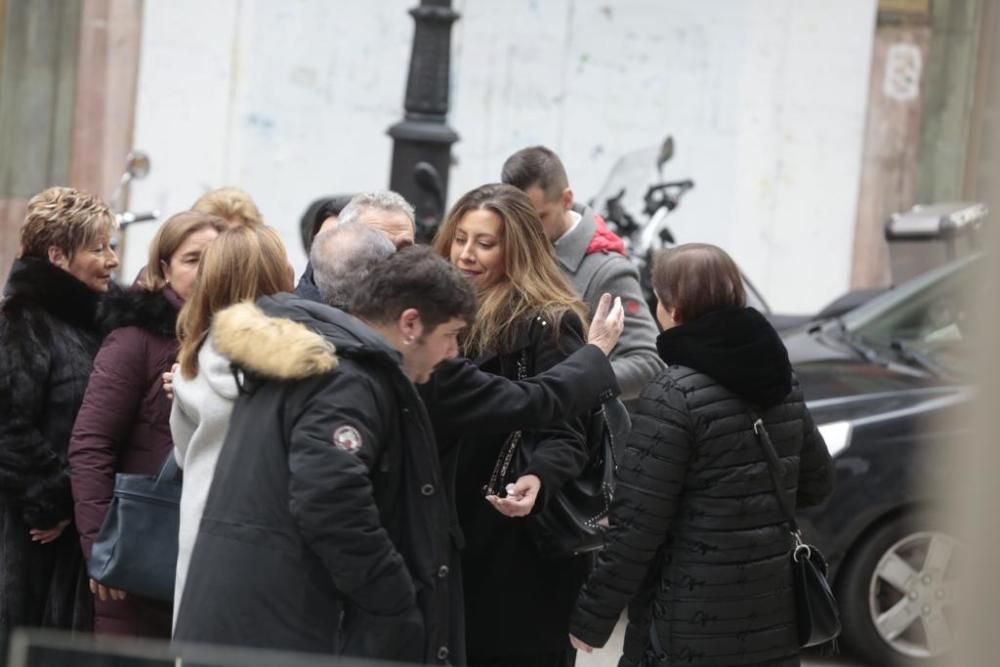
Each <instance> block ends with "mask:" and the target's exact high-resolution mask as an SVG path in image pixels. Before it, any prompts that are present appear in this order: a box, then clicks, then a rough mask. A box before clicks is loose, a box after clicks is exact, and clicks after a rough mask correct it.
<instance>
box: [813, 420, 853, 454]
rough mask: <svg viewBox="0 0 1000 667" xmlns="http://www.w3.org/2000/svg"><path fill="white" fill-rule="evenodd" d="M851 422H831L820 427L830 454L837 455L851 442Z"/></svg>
mask: <svg viewBox="0 0 1000 667" xmlns="http://www.w3.org/2000/svg"><path fill="white" fill-rule="evenodd" d="M851 430H852V429H851V422H830V423H829V424H823V425H821V426H820V427H819V433H820V435H822V436H823V440H824V441H826V448H827V449H828V450H829V451H830V456H836V455H837V454H839V453H840V452H842V451H843V450H845V449H847V446H848V445H849V444H851Z"/></svg>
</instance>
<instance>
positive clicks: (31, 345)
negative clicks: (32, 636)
mask: <svg viewBox="0 0 1000 667" xmlns="http://www.w3.org/2000/svg"><path fill="white" fill-rule="evenodd" d="M4 293H5V299H4V301H3V305H2V308H0V310H2V315H0V503H2V506H0V563H2V570H0V572H2V574H0V642H5V640H6V637H7V634H8V632H9V631H10V630H11V629H13V628H14V627H16V626H20V625H24V626H44V627H56V628H75V629H82V630H90V629H91V627H92V624H93V605H92V603H91V594H90V591H89V590H88V588H87V579H86V577H85V574H84V569H83V563H82V555H81V552H80V544H79V537H78V536H77V532H76V530H75V529H74V528H73V526H72V524H71V525H70V526H68V527H67V528H66V529H65V530H64V531H63V533H62V535H60V537H59V538H58V539H57V540H56V541H54V542H52V543H50V544H44V545H43V544H38V543H36V542H32V541H31V537H30V535H29V530H30V529H31V528H51V527H53V526H55V525H56V524H57V523H59V522H60V521H62V520H65V519H72V517H73V498H72V495H71V493H70V478H69V468H68V466H67V462H66V450H67V447H68V445H69V439H70V433H71V431H72V429H73V421H74V419H75V418H76V413H77V410H78V409H79V408H80V403H81V401H82V400H83V394H84V390H85V388H86V386H87V380H88V378H89V377H90V370H91V365H92V363H93V359H94V356H95V355H96V354H97V350H98V349H99V348H100V345H101V334H100V330H99V326H98V317H97V312H98V306H99V302H100V295H99V294H97V293H96V292H93V291H91V290H90V289H89V288H87V286H86V285H84V284H83V283H82V282H80V281H79V280H77V279H76V278H74V277H73V276H72V275H71V274H70V273H68V272H66V271H63V270H62V269H60V268H58V267H56V266H55V265H53V264H50V263H49V262H48V261H45V260H40V259H33V258H23V259H19V260H17V261H16V262H15V263H14V266H13V268H12V269H11V273H10V277H9V278H8V282H7V286H6V288H5V292H4ZM3 648H4V647H3V646H0V649H3Z"/></svg>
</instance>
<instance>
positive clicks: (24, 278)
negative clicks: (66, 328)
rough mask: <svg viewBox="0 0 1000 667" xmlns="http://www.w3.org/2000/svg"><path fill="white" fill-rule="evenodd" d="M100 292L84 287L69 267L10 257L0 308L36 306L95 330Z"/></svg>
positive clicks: (7, 310) (12, 310)
mask: <svg viewBox="0 0 1000 667" xmlns="http://www.w3.org/2000/svg"><path fill="white" fill-rule="evenodd" d="M100 300H101V294H100V293H98V292H95V291H93V290H92V289H90V288H89V287H87V286H86V285H85V284H84V283H83V282H81V281H79V280H77V279H76V277H75V276H73V274H71V273H70V272H69V271H64V270H62V269H60V268H59V267H58V266H56V265H55V264H52V263H51V262H49V261H48V260H45V259H38V258H37V257H21V258H19V259H17V260H14V265H13V266H12V267H11V269H10V276H9V277H8V278H7V286H6V287H5V288H4V301H3V312H4V313H5V314H7V315H10V314H13V313H16V312H18V311H20V310H22V309H25V308H31V307H33V306H34V307H40V308H42V309H43V310H45V311H47V312H48V313H50V314H51V315H53V316H55V317H57V318H59V319H61V320H63V321H64V322H67V323H68V324H71V325H73V326H76V327H80V328H82V329H89V330H92V331H97V330H98V328H99V326H98V318H97V309H98V305H99V304H100Z"/></svg>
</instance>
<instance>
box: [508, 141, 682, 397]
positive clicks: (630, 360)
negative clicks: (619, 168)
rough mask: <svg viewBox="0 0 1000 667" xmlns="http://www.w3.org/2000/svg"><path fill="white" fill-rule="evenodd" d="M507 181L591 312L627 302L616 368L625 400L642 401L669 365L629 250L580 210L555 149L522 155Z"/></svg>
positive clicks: (511, 162) (613, 361)
mask: <svg viewBox="0 0 1000 667" xmlns="http://www.w3.org/2000/svg"><path fill="white" fill-rule="evenodd" d="M501 180H502V181H503V182H504V183H507V184H508V185H513V186H514V187H516V188H518V189H520V190H522V191H524V193H525V194H527V195H528V197H529V198H530V199H531V203H532V205H534V207H535V211H536V212H537V213H538V217H539V218H540V219H541V222H542V228H543V229H544V231H545V235H546V236H547V237H548V239H549V241H551V242H552V244H553V245H554V247H555V253H556V258H557V259H558V260H559V264H560V265H561V266H562V268H563V271H564V272H565V273H566V275H567V276H568V277H569V279H570V281H571V282H572V283H573V287H575V288H576V291H577V292H578V293H579V294H580V296H581V297H582V298H583V300H584V301H585V302H586V303H587V304H588V305H589V306H590V307H591V310H593V309H595V308H596V307H597V303H598V301H599V300H600V298H601V295H602V294H605V293H610V294H614V295H615V296H619V297H621V299H622V302H623V304H624V306H625V329H624V331H622V335H621V339H620V340H619V341H618V346H617V347H616V348H615V349H614V351H613V352H612V353H611V365H612V366H613V367H614V369H615V377H616V378H617V379H618V384H619V385H621V389H622V398H623V399H626V400H628V399H635V398H638V396H639V392H640V391H642V388H643V387H645V386H646V384H647V383H648V382H649V381H650V380H651V379H652V378H653V376H654V375H656V373H657V372H658V371H660V370H661V369H662V368H663V361H662V360H660V357H659V355H658V354H657V353H656V336H657V332H658V330H657V327H656V323H655V322H654V321H653V317H652V314H651V313H650V312H649V309H648V308H646V306H645V304H644V302H643V298H642V288H641V287H640V286H639V274H638V272H637V271H636V269H635V266H633V264H632V262H630V261H629V260H628V258H627V257H625V244H624V243H623V242H622V240H621V239H620V238H618V236H616V235H615V234H614V233H613V232H612V231H611V230H610V229H608V226H607V224H605V222H604V219H603V218H601V216H599V215H597V214H596V213H594V211H592V210H591V209H590V208H588V207H586V206H583V205H580V204H574V202H573V190H572V189H571V188H570V186H569V179H568V178H567V176H566V169H565V167H563V164H562V161H561V160H560V159H559V156H558V155H556V154H555V153H554V152H553V151H551V150H550V149H548V148H546V147H544V146H532V147H530V148H524V149H522V150H519V151H517V152H516V153H514V154H513V155H511V156H510V157H509V158H507V161H506V162H504V165H503V170H502V174H501Z"/></svg>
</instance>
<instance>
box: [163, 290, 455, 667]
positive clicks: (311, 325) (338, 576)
mask: <svg viewBox="0 0 1000 667" xmlns="http://www.w3.org/2000/svg"><path fill="white" fill-rule="evenodd" d="M293 320H298V322H296V321H293ZM300 322H301V323H300ZM304 325H307V326H304ZM212 337H213V338H212V340H213V343H214V345H215V347H216V349H218V350H219V352H220V353H222V354H223V355H224V356H227V357H229V358H230V359H232V360H233V363H234V364H236V365H237V366H239V367H240V368H241V369H242V370H243V372H244V376H243V379H242V389H241V395H240V397H239V398H238V399H237V401H236V404H235V406H234V409H233V414H232V418H231V421H230V425H229V431H228V434H227V437H226V441H225V444H224V446H223V449H222V453H221V454H220V457H219V461H218V464H217V467H216V473H215V478H214V480H213V483H212V488H211V490H210V492H209V495H208V499H207V502H206V506H205V511H204V514H203V517H202V522H201V526H200V529H199V533H198V539H197V542H196V543H195V548H194V552H193V553H192V557H191V563H190V569H189V574H188V577H187V582H186V585H185V589H184V594H183V596H182V598H181V607H180V610H179V614H178V619H177V625H176V628H175V633H174V636H175V638H177V639H181V640H189V641H199V642H212V643H218V644H235V645H242V646H248V647H262V648H272V649H280V650H292V651H311V652H318V653H336V652H338V651H341V650H343V651H344V652H346V653H349V654H359V655H364V656H367V657H374V658H385V659H395V660H401V661H403V660H405V661H414V662H423V661H425V660H428V661H434V659H435V658H436V656H437V655H438V653H439V652H442V653H443V654H444V655H445V657H447V644H446V642H447V637H448V627H447V624H446V622H445V623H439V622H437V621H438V619H445V620H446V619H447V618H448V593H447V586H446V581H447V580H446V579H445V578H442V577H441V573H442V568H444V570H443V571H444V573H445V574H447V565H448V557H449V552H450V549H449V534H448V517H449V510H448V500H447V497H446V495H445V492H444V488H443V486H442V481H441V475H440V472H439V466H438V461H437V457H436V452H435V447H434V440H433V434H432V431H431V427H430V423H429V422H428V419H427V415H426V413H425V411H424V409H423V405H422V404H421V402H420V398H419V396H418V395H417V393H416V390H415V388H414V386H413V384H412V383H410V381H409V380H408V379H407V378H406V376H405V375H404V374H403V372H402V370H401V368H400V365H399V355H398V353H397V352H396V351H395V350H393V349H392V348H391V347H390V346H389V345H388V343H386V342H385V341H384V339H382V338H381V337H379V336H378V335H377V334H376V333H375V332H373V331H372V330H371V329H369V328H368V327H366V326H365V325H363V324H362V323H361V322H360V321H358V320H355V319H354V318H352V317H350V316H349V315H346V314H345V313H342V312H340V311H337V310H334V309H332V308H329V307H327V306H323V305H321V304H316V303H313V302H308V301H304V300H301V299H298V298H296V297H294V296H292V295H288V294H283V295H278V296H276V297H265V298H263V299H261V300H260V302H259V308H258V307H254V306H251V305H242V306H237V307H235V308H232V309H229V310H227V311H223V312H222V313H220V314H218V315H216V317H215V320H214V324H213V333H212ZM331 343H332V344H333V345H331ZM334 345H335V346H336V352H334V347H333V346H334ZM334 369H335V370H334ZM342 614H343V615H344V618H343V625H342V619H341V616H342Z"/></svg>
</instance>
